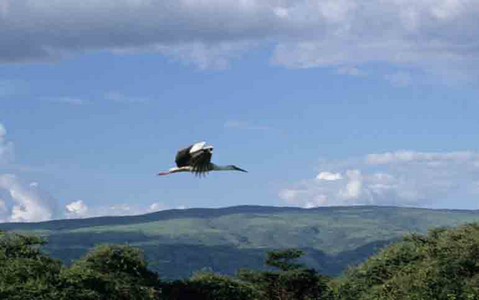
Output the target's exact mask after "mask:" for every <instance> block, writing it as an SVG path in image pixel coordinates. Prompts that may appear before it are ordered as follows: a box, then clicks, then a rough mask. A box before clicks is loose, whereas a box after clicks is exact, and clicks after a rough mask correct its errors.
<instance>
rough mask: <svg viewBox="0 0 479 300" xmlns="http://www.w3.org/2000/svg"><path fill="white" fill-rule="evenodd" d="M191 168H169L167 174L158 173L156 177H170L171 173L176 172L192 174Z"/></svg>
mask: <svg viewBox="0 0 479 300" xmlns="http://www.w3.org/2000/svg"><path fill="white" fill-rule="evenodd" d="M192 171H193V168H192V167H191V166H185V167H179V168H176V167H175V168H171V169H169V170H168V171H167V172H160V173H158V176H166V175H170V174H173V173H178V172H192Z"/></svg>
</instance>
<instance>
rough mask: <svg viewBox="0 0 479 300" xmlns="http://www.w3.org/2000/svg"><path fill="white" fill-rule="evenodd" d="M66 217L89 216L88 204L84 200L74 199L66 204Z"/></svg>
mask: <svg viewBox="0 0 479 300" xmlns="http://www.w3.org/2000/svg"><path fill="white" fill-rule="evenodd" d="M65 210H66V213H65V215H66V217H67V218H69V219H75V218H85V217H88V213H89V211H88V206H87V205H86V204H85V203H84V202H83V201H82V200H78V201H74V202H71V203H69V204H67V205H65Z"/></svg>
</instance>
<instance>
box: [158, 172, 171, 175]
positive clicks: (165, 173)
mask: <svg viewBox="0 0 479 300" xmlns="http://www.w3.org/2000/svg"><path fill="white" fill-rule="evenodd" d="M170 174H171V173H170V172H160V173H158V174H157V175H158V176H166V175H170Z"/></svg>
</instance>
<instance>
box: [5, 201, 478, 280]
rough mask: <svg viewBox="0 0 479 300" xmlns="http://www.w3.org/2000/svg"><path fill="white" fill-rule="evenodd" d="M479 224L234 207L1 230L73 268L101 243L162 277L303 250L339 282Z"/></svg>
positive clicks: (458, 215)
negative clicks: (417, 244)
mask: <svg viewBox="0 0 479 300" xmlns="http://www.w3.org/2000/svg"><path fill="white" fill-rule="evenodd" d="M475 221H479V212H478V211H467V210H431V209H420V208H398V207H374V206H355V207H322V208H312V209H301V208H291V207H263V206H236V207H229V208H218V209H186V210H167V211H160V212H156V213H151V214H146V215H140V216H125V217H99V218H90V219H75V220H55V221H48V222H41V223H4V224H0V230H12V231H17V232H25V233H35V234H38V235H41V236H44V237H46V238H47V239H48V244H47V245H46V246H45V251H46V252H48V253H49V254H50V255H51V256H53V257H57V258H60V259H62V260H63V261H64V262H66V263H69V262H70V261H72V260H73V259H76V258H78V257H80V256H81V255H82V254H84V253H85V252H86V250H88V249H89V248H91V247H93V246H95V245H97V244H102V243H121V244H124V243H127V244H129V245H131V246H134V247H139V248H142V249H143V250H144V251H145V256H146V259H147V260H148V261H149V262H150V266H151V268H152V269H154V270H155V271H157V272H158V273H159V274H160V276H161V277H167V278H177V277H187V276H190V275H191V274H192V272H194V271H195V270H199V269H205V268H207V269H210V270H213V271H216V272H220V273H225V274H233V273H234V272H235V271H236V270H238V269H239V268H251V269H259V268H262V267H263V261H264V257H265V255H266V252H267V251H268V250H272V249H283V248H301V249H303V250H305V251H306V252H307V253H308V255H307V256H306V257H305V258H304V262H305V263H306V264H307V265H308V266H311V267H314V268H315V269H317V270H318V272H320V273H323V274H328V275H333V276H334V275H337V274H339V273H340V272H341V271H343V270H344V269H345V268H346V267H347V266H348V265H351V264H357V263H359V262H361V261H364V260H365V259H366V258H367V257H369V256H370V255H372V254H374V253H376V252H377V251H378V250H379V249H380V248H382V247H384V246H385V245H387V244H389V243H390V242H391V241H393V240H396V239H398V238H399V237H401V236H403V235H404V234H407V233H413V232H414V233H425V232H427V230H428V229H430V228H437V227H453V226H457V225H459V224H463V223H469V222H475Z"/></svg>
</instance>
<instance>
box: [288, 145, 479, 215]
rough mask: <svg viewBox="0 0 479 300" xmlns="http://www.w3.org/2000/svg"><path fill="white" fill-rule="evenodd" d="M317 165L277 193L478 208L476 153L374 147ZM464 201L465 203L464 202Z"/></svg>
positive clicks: (305, 198) (317, 199) (322, 200)
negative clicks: (374, 149)
mask: <svg viewBox="0 0 479 300" xmlns="http://www.w3.org/2000/svg"><path fill="white" fill-rule="evenodd" d="M323 164H324V165H325V166H327V167H328V168H331V169H334V172H331V171H327V170H321V171H320V172H319V174H318V175H317V176H316V178H314V179H305V180H303V181H301V182H298V183H296V184H294V185H292V186H291V187H288V188H285V189H282V190H281V191H280V192H279V197H280V198H281V199H282V200H284V201H285V202H287V203H288V204H292V205H297V206H301V207H316V206H336V205H339V206H341V205H397V206H419V207H438V206H440V207H449V208H452V207H458V206H459V205H460V204H459V203H458V201H459V202H462V203H463V206H465V208H476V209H477V207H478V206H479V203H478V201H477V199H478V196H479V153H478V152H474V151H458V152H417V151H409V150H400V151H395V152H386V153H372V154H368V155H366V156H365V157H364V158H360V159H351V160H348V161H345V162H329V163H327V162H324V163H323ZM464 203H466V204H465V205H464Z"/></svg>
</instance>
